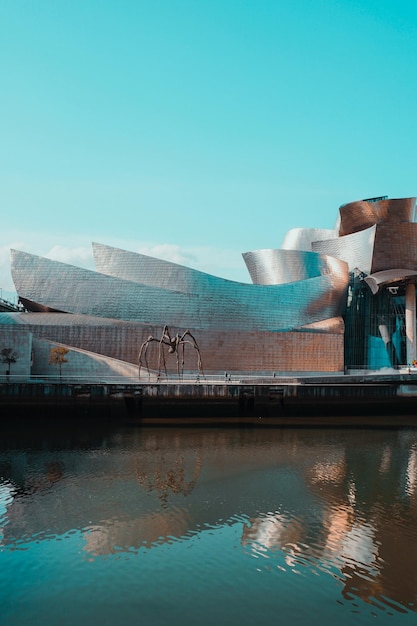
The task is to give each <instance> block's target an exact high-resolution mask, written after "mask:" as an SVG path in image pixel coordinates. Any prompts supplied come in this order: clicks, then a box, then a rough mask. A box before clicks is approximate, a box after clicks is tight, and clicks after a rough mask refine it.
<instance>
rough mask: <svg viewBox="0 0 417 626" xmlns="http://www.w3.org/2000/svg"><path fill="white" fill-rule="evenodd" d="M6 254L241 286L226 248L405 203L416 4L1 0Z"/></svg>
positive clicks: (410, 183) (413, 134) (416, 74)
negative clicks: (364, 204)
mask: <svg viewBox="0 0 417 626" xmlns="http://www.w3.org/2000/svg"><path fill="white" fill-rule="evenodd" d="M0 89H1V92H0V124H1V132H0V203H1V227H0V288H2V289H3V290H13V285H12V282H11V279H10V262H9V249H10V247H16V248H18V249H22V250H26V251H28V252H34V253H36V254H41V255H44V256H51V257H53V258H57V259H60V260H64V261H67V262H71V263H74V264H76V265H83V266H85V267H92V263H91V249H90V242H91V241H92V240H95V241H99V242H102V243H106V244H110V245H117V246H120V247H124V248H127V249H130V250H142V251H144V252H148V253H150V254H155V255H156V256H162V257H164V258H171V259H172V260H176V261H179V262H183V263H185V264H187V265H190V266H191V267H196V268H198V269H202V270H204V271H209V272H212V273H214V274H217V275H220V276H224V277H226V278H231V279H236V280H245V281H246V280H249V277H248V275H247V272H246V269H245V265H244V263H243V260H242V259H241V256H240V253H241V252H244V251H247V250H253V249H257V248H276V247H279V246H280V245H281V243H282V239H283V237H284V235H285V233H286V231H287V230H288V229H290V228H292V227H299V226H304V227H311V226H318V227H322V228H332V227H333V226H334V223H335V219H336V216H337V212H338V207H339V206H340V205H341V204H343V203H345V202H350V201H353V200H357V199H360V198H364V197H370V196H379V195H389V196H390V197H405V196H414V195H416V194H417V175H416V174H417V169H416V145H417V124H416V115H417V113H416V111H417V2H416V1H415V0H409V1H408V0H396V1H395V0H305V1H301V0H292V1H291V2H284V1H283V0H282V1H281V0H147V1H145V0H118V1H116V0H0Z"/></svg>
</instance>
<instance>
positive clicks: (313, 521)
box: [0, 426, 417, 626]
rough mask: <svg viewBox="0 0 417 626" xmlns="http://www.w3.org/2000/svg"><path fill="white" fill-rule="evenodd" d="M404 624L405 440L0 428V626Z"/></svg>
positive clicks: (414, 490)
mask: <svg viewBox="0 0 417 626" xmlns="http://www.w3.org/2000/svg"><path fill="white" fill-rule="evenodd" d="M57 432H59V434H57ZM416 621H417V430H413V429H401V430H396V429H392V430H383V429H381V430H378V429H373V430H371V429H364V430H360V429H352V430H349V429H333V430H332V429H317V430H314V429H268V430H261V429H253V430H252V429H250V430H239V429H224V430H223V429H205V428H200V429H188V428H184V429H182V430H180V429H174V428H169V429H152V428H147V429H140V428H134V427H132V428H130V427H106V430H104V429H99V428H98V427H95V428H94V429H87V428H86V427H84V428H81V427H79V428H75V427H74V426H73V427H71V428H65V427H63V428H62V429H60V430H59V431H56V432H55V433H53V432H51V429H50V428H46V427H45V428H43V430H41V431H39V430H38V431H37V432H36V433H33V432H32V433H29V432H28V431H27V430H26V429H25V428H17V427H15V428H13V429H11V430H10V429H9V430H7V429H5V430H3V433H2V439H1V443H0V624H7V625H10V626H12V625H20V624H45V625H49V624H51V625H54V624H93V625H94V624H97V625H98V624H100V625H103V624H116V623H119V624H126V625H130V624H143V625H148V624H149V625H154V624H155V625H158V624H184V625H188V624H196V623H198V624H202V625H206V624H207V625H210V624H231V625H233V624H239V625H246V624H270V623H273V624H283V625H287V624H288V625H298V624H300V625H301V624H306V623H308V624H320V625H323V624H329V625H330V624H334V623H338V624H339V625H344V624H352V623H355V624H368V623H378V624H392V625H393V626H394V625H395V626H396V625H397V624H415V623H416Z"/></svg>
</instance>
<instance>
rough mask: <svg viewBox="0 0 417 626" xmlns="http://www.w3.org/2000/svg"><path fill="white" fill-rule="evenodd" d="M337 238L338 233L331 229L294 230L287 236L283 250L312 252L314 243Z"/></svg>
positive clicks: (283, 243) (282, 246)
mask: <svg viewBox="0 0 417 626" xmlns="http://www.w3.org/2000/svg"><path fill="white" fill-rule="evenodd" d="M335 237H337V231H336V230H332V229H329V228H292V229H291V230H289V231H288V232H287V234H286V235H285V237H284V241H283V242H282V245H281V249H282V250H304V251H306V252H311V250H312V243H313V241H321V240H322V239H334V238H335Z"/></svg>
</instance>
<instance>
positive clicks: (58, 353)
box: [49, 348, 69, 378]
mask: <svg viewBox="0 0 417 626" xmlns="http://www.w3.org/2000/svg"><path fill="white" fill-rule="evenodd" d="M68 352H69V350H68V348H51V351H50V353H49V364H50V365H58V367H59V377H60V378H61V377H62V364H63V363H68V360H67V359H66V358H65V357H66V355H67V354H68Z"/></svg>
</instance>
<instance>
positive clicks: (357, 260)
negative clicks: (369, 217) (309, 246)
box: [313, 225, 376, 274]
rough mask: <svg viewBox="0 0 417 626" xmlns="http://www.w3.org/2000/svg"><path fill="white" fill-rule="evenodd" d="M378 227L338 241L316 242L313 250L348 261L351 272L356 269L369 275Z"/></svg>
mask: <svg viewBox="0 0 417 626" xmlns="http://www.w3.org/2000/svg"><path fill="white" fill-rule="evenodd" d="M375 233H376V226H375V225H374V226H371V227H370V228H367V229H365V230H361V231H360V232H358V233H353V234H352V235H345V236H344V237H338V238H337V239H327V240H324V241H315V242H314V243H313V250H315V251H316V252H320V253H321V254H327V255H331V256H334V257H336V258H338V259H342V260H343V261H346V263H347V264H348V265H349V270H350V271H352V270H353V269H354V268H355V267H358V268H359V269H360V270H362V271H363V272H365V274H369V273H370V272H371V269H372V259H373V251H374V241H375Z"/></svg>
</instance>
